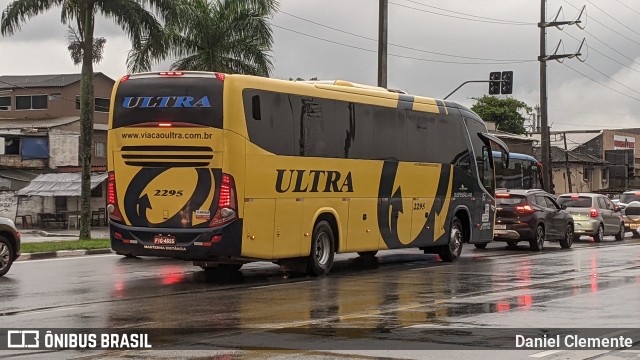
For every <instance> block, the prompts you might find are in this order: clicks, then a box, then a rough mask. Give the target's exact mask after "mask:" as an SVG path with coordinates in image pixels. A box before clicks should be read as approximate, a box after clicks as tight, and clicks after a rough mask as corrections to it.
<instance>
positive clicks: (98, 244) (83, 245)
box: [20, 239, 111, 254]
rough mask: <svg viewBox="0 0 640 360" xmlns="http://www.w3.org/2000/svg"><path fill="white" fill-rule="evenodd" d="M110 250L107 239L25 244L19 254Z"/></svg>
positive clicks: (109, 243)
mask: <svg viewBox="0 0 640 360" xmlns="http://www.w3.org/2000/svg"><path fill="white" fill-rule="evenodd" d="M108 248H111V242H110V240H109V239H91V240H70V241H45V242H37V243H25V244H22V246H21V247H20V252H22V253H23V254H26V253H36V252H50V251H60V250H90V249H108Z"/></svg>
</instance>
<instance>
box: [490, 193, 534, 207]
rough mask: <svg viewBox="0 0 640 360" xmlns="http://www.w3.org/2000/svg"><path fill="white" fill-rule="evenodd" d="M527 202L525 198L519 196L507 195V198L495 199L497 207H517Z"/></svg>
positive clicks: (499, 197)
mask: <svg viewBox="0 0 640 360" xmlns="http://www.w3.org/2000/svg"><path fill="white" fill-rule="evenodd" d="M526 202H527V198H525V197H524V196H520V195H509V196H508V197H504V196H498V197H496V204H498V205H519V204H523V203H526Z"/></svg>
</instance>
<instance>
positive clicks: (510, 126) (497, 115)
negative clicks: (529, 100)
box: [471, 95, 532, 135]
mask: <svg viewBox="0 0 640 360" xmlns="http://www.w3.org/2000/svg"><path fill="white" fill-rule="evenodd" d="M473 99H474V100H476V103H475V104H474V105H473V106H472V107H471V110H473V111H475V112H476V114H478V115H480V117H481V118H482V120H484V121H490V122H493V123H495V124H496V129H498V130H500V131H506V132H510V133H513V134H520V135H523V134H525V133H526V129H525V128H524V121H525V117H524V115H523V114H522V113H523V112H525V113H526V114H530V113H531V111H532V109H531V107H530V106H529V105H527V104H525V103H524V102H523V101H520V100H517V99H514V98H511V97H508V98H498V97H495V96H489V95H485V96H483V97H481V98H473Z"/></svg>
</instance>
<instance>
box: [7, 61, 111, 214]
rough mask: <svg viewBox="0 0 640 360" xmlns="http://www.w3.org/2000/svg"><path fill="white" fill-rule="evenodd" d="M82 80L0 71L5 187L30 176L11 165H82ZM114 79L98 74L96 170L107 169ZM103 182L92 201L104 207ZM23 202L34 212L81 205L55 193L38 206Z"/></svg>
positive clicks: (45, 168)
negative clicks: (108, 132)
mask: <svg viewBox="0 0 640 360" xmlns="http://www.w3.org/2000/svg"><path fill="white" fill-rule="evenodd" d="M80 80H81V75H80V74H50V75H24V76H22V75H7V76H0V184H5V185H4V187H3V188H4V189H5V190H4V191H5V192H6V191H16V190H20V189H21V188H23V187H25V186H27V185H28V184H29V183H28V182H27V183H25V181H24V179H26V178H27V177H25V176H22V177H21V178H20V179H15V176H14V177H13V178H12V177H10V176H5V174H8V173H10V172H12V171H13V172H15V171H22V172H25V171H26V172H31V173H32V174H33V178H35V176H36V175H38V174H40V173H47V172H58V173H73V172H80V171H81V168H80V165H81V164H80V161H79V153H80ZM114 84H115V81H114V80H113V79H111V78H109V77H108V76H106V75H104V74H102V73H96V74H95V75H94V96H95V100H94V104H95V113H94V125H93V141H92V161H91V166H92V169H93V170H94V171H96V172H104V171H106V165H107V156H106V154H107V124H108V115H109V108H110V97H111V91H112V88H113V85H114ZM22 175H24V173H22ZM59 178H60V179H64V178H65V177H64V176H61V177H59ZM104 187H105V185H104V184H103V183H100V184H97V185H96V188H95V189H94V190H93V192H94V193H93V194H92V195H93V196H95V197H96V199H95V201H94V199H92V206H93V205H94V204H95V206H102V207H104V203H105V201H103V200H104V198H105V196H106V195H105V193H106V191H105V189H104ZM5 197H6V194H5ZM17 203H19V202H17ZM19 207H20V212H23V211H26V212H27V213H29V214H31V213H34V214H35V213H36V212H56V211H62V210H71V209H77V208H78V201H77V197H75V198H71V197H68V196H60V197H55V196H53V197H51V198H49V199H43V200H42V201H41V202H40V205H38V206H37V207H38V208H37V209H36V208H33V209H31V208H25V207H23V206H22V203H19ZM16 215H21V214H16ZM34 218H35V217H34Z"/></svg>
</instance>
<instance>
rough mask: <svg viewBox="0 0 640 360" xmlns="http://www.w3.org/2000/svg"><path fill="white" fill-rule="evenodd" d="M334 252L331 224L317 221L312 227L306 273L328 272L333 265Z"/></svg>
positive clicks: (317, 274) (312, 274)
mask: <svg viewBox="0 0 640 360" xmlns="http://www.w3.org/2000/svg"><path fill="white" fill-rule="evenodd" d="M334 253H335V236H334V234H333V230H332V229H331V225H329V223H328V222H326V221H325V220H322V221H319V222H317V223H316V225H315V226H314V227H313V236H312V238H311V251H310V252H309V257H308V258H307V274H309V275H311V276H324V275H326V274H327V273H329V270H331V266H332V265H333V256H334Z"/></svg>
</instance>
